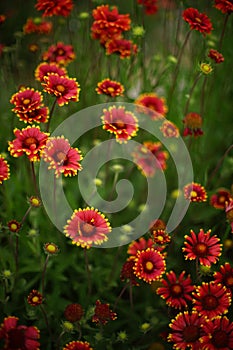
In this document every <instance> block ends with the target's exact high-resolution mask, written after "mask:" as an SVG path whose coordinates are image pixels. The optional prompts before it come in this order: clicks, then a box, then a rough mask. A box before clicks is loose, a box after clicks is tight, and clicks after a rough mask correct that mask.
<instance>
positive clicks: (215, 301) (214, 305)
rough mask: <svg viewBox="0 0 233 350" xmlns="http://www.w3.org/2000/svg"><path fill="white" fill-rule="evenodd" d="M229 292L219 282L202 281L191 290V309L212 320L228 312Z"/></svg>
mask: <svg viewBox="0 0 233 350" xmlns="http://www.w3.org/2000/svg"><path fill="white" fill-rule="evenodd" d="M230 305H231V293H230V292H228V291H227V288H226V287H225V286H223V285H222V284H221V283H219V284H217V283H215V282H213V281H211V282H209V283H207V282H202V284H201V285H200V286H198V287H197V288H196V290H195V292H193V310H195V311H197V312H198V313H200V314H201V315H203V316H204V317H207V318H208V319H210V320H212V319H214V318H215V317H216V316H220V315H223V314H225V313H227V312H228V308H229V306H230Z"/></svg>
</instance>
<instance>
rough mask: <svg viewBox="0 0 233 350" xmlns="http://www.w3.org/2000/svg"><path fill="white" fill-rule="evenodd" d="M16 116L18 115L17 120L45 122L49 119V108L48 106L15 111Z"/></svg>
mask: <svg viewBox="0 0 233 350" xmlns="http://www.w3.org/2000/svg"><path fill="white" fill-rule="evenodd" d="M17 116H18V117H19V120H22V121H23V122H24V123H28V124H33V123H47V121H48V119H49V109H48V107H39V108H37V109H34V110H33V111H30V112H29V111H28V112H25V113H21V112H17Z"/></svg>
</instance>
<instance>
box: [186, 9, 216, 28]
mask: <svg viewBox="0 0 233 350" xmlns="http://www.w3.org/2000/svg"><path fill="white" fill-rule="evenodd" d="M182 17H183V19H184V20H185V22H187V23H188V24H189V26H190V29H191V30H193V29H194V30H197V31H199V32H200V33H202V34H203V35H206V34H210V33H211V31H212V30H213V26H212V23H211V21H210V19H209V17H208V16H207V15H206V14H205V13H200V12H199V11H198V10H197V9H196V8H192V7H190V8H187V9H186V10H184V11H183V15H182Z"/></svg>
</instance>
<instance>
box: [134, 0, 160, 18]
mask: <svg viewBox="0 0 233 350" xmlns="http://www.w3.org/2000/svg"><path fill="white" fill-rule="evenodd" d="M157 2H158V1H157V0H138V4H141V5H143V6H144V8H145V13H146V14H147V15H154V14H155V13H156V12H157V11H158V7H157Z"/></svg>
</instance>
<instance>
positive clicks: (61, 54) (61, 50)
mask: <svg viewBox="0 0 233 350" xmlns="http://www.w3.org/2000/svg"><path fill="white" fill-rule="evenodd" d="M42 59H43V61H48V62H50V63H53V62H55V63H58V64H60V65H64V66H66V65H67V64H69V63H70V62H72V61H73V60H74V59H75V53H74V49H73V46H72V45H65V44H64V43H63V42H58V43H57V44H56V45H51V46H50V47H49V48H48V51H46V52H44V53H43V55H42Z"/></svg>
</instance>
